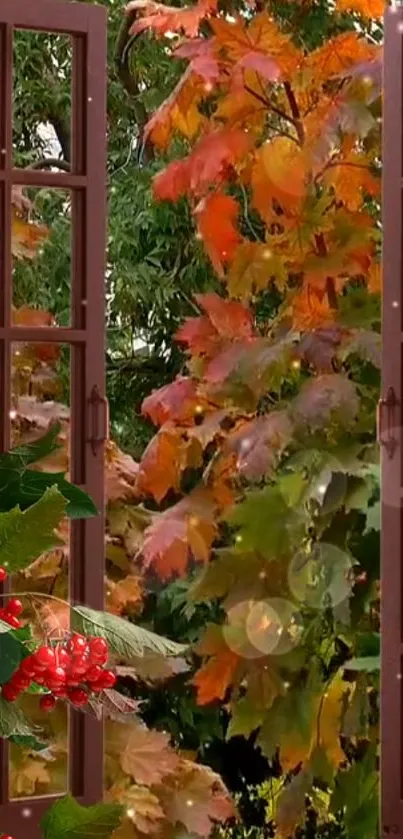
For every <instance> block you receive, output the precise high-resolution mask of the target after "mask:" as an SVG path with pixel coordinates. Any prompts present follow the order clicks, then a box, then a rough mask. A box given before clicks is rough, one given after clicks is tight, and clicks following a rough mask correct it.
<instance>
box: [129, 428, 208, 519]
mask: <svg viewBox="0 0 403 839" xmlns="http://www.w3.org/2000/svg"><path fill="white" fill-rule="evenodd" d="M201 463H202V449H201V445H200V443H199V441H198V440H196V439H195V438H192V439H187V438H186V436H184V435H183V434H182V433H181V431H180V430H178V429H176V428H175V426H174V425H171V424H170V423H165V424H164V425H163V426H162V427H161V428H160V430H159V432H158V434H156V435H155V437H153V439H152V440H151V441H150V443H149V444H148V446H147V448H146V450H145V452H144V454H143V457H142V459H141V461H140V464H139V472H138V476H137V481H136V489H137V491H138V492H140V493H142V494H149V495H152V496H153V497H154V498H155V500H156V501H158V502H160V501H162V499H163V498H165V496H166V494H167V493H168V492H169V490H170V489H173V490H176V491H178V490H179V488H180V480H181V476H182V472H183V471H184V470H185V469H186V468H188V467H192V468H196V467H198V466H200V465H201Z"/></svg>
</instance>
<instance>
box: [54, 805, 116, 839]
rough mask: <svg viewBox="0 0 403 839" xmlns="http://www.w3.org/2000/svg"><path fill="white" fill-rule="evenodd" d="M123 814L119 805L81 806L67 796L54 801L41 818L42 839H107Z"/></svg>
mask: <svg viewBox="0 0 403 839" xmlns="http://www.w3.org/2000/svg"><path fill="white" fill-rule="evenodd" d="M122 815H123V808H122V807H121V806H120V805H119V804H95V805H94V806H93V807H82V806H81V804H78V802H77V801H75V799H74V798H72V797H71V796H69V795H68V796H66V798H62V799H60V801H57V802H56V803H55V804H53V806H52V807H51V808H50V810H48V811H47V813H46V814H45V816H44V818H43V819H42V822H41V827H42V831H43V839H92V837H94V839H109V837H110V836H111V834H112V833H113V831H114V830H115V829H116V828H117V827H118V826H119V823H120V820H121V817H122Z"/></svg>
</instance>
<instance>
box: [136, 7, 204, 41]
mask: <svg viewBox="0 0 403 839" xmlns="http://www.w3.org/2000/svg"><path fill="white" fill-rule="evenodd" d="M216 8H217V0H198V2H197V3H196V4H195V5H194V6H184V7H182V8H177V7H175V6H164V4H163V3H155V2H153V0H132V2H131V3H129V4H128V5H127V6H126V14H131V13H133V12H142V13H143V15H144V16H143V17H141V18H140V19H139V20H137V21H136V22H135V23H134V24H133V26H132V28H131V30H130V32H131V34H138V33H140V32H143V31H144V29H152V30H153V31H154V32H155V33H156V34H157V35H159V36H162V35H165V34H166V33H167V32H172V31H178V30H181V31H183V32H184V33H185V34H186V35H188V36H189V38H194V37H196V35H197V33H198V31H199V26H200V23H201V22H202V20H204V18H205V17H207V16H208V15H210V14H211V13H212V12H214V11H215V10H216Z"/></svg>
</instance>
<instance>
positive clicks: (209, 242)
mask: <svg viewBox="0 0 403 839" xmlns="http://www.w3.org/2000/svg"><path fill="white" fill-rule="evenodd" d="M239 210H240V207H239V204H238V202H237V201H235V198H231V196H230V195H225V194H224V193H222V192H213V193H212V194H211V195H208V196H207V197H206V198H202V200H201V202H200V204H198V206H197V207H196V210H195V218H196V221H197V229H198V234H199V236H200V237H201V238H202V239H203V243H204V246H205V248H206V251H207V253H208V255H209V257H210V259H211V262H212V264H213V266H214V268H215V270H216V271H217V274H218V275H219V276H220V277H223V276H224V269H223V265H225V264H227V263H228V262H231V260H232V259H233V256H234V254H235V251H236V248H237V246H238V245H239V243H240V241H241V236H240V233H239V230H238V229H237V227H236V226H235V223H236V219H237V216H238V213H239Z"/></svg>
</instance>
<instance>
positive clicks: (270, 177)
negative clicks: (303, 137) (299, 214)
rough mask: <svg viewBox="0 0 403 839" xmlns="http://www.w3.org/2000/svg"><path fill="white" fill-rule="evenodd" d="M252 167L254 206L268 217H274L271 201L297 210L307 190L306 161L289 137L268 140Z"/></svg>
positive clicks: (271, 218) (264, 216)
mask: <svg viewBox="0 0 403 839" xmlns="http://www.w3.org/2000/svg"><path fill="white" fill-rule="evenodd" d="M255 159H256V162H255V164H254V167H253V171H252V194H253V206H254V207H255V208H256V210H258V212H259V213H260V215H261V216H262V218H263V219H265V220H270V221H273V220H274V217H273V209H272V201H273V199H275V200H276V201H277V202H278V204H280V206H281V207H282V208H283V210H285V211H288V212H293V211H294V212H295V208H296V205H298V204H299V203H300V202H301V201H302V199H303V197H304V195H305V190H306V179H307V161H306V157H305V154H304V152H303V150H302V149H299V148H298V146H296V145H295V143H293V142H292V140H289V139H288V138H287V137H276V138H274V139H273V140H268V141H266V142H265V143H263V145H262V146H261V147H260V149H259V150H258V152H257V153H256V158H255Z"/></svg>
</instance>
